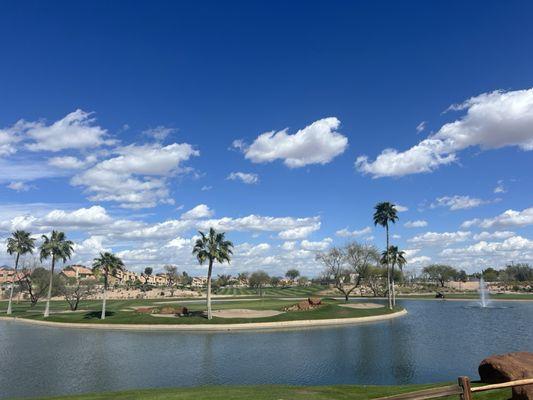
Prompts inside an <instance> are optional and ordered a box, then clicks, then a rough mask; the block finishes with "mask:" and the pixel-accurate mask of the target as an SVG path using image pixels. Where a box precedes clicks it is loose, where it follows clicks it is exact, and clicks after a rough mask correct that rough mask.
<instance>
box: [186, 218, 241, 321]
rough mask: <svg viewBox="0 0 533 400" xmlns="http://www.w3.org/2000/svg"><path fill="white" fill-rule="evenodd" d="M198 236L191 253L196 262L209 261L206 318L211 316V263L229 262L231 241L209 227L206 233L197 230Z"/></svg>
mask: <svg viewBox="0 0 533 400" xmlns="http://www.w3.org/2000/svg"><path fill="white" fill-rule="evenodd" d="M198 233H199V234H200V236H201V237H200V238H199V239H197V240H196V243H195V245H194V248H193V250H192V254H193V255H195V256H196V258H197V259H198V262H199V263H200V264H203V263H204V262H206V261H208V262H209V268H208V269H207V319H211V318H212V314H211V275H212V273H213V263H214V262H215V261H217V262H219V263H221V264H222V263H224V262H225V261H227V262H228V264H229V262H230V260H231V255H232V254H233V250H232V249H233V243H231V242H230V241H229V240H226V238H225V233H224V232H217V231H215V230H214V229H213V228H210V229H209V233H208V234H207V235H206V234H205V233H203V232H198Z"/></svg>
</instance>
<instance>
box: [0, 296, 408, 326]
mask: <svg viewBox="0 0 533 400" xmlns="http://www.w3.org/2000/svg"><path fill="white" fill-rule="evenodd" d="M368 304H370V303H368ZM372 305H373V306H374V307H371V308H349V307H345V306H344V302H341V301H339V300H336V299H331V298H328V299H322V301H321V305H318V306H316V307H313V308H311V309H308V310H299V309H298V308H297V306H298V300H296V299H274V298H246V299H240V298H233V299H223V300H222V299H221V300H215V301H213V312H214V318H213V319H212V320H208V319H207V318H205V313H204V310H205V304H204V302H203V301H191V300H190V299H177V300H166V301H161V300H159V301H158V300H110V301H109V302H108V306H107V313H106V319H105V320H101V319H100V310H99V307H100V302H99V301H84V302H82V303H80V306H79V310H78V311H75V312H70V311H65V310H66V307H65V304H64V303H63V302H62V301H55V302H52V303H51V314H50V316H49V317H48V318H46V319H45V318H43V315H42V310H41V309H42V305H41V304H38V305H36V306H35V307H33V308H32V307H30V305H29V304H28V303H20V304H15V305H14V308H13V315H12V316H13V317H17V318H24V319H31V320H46V321H49V322H62V323H80V324H87V323H90V324H132V325H162V324H163V325H169V324H187V325H189V324H193V325H195V324H243V323H260V322H283V321H304V320H326V319H340V318H360V317H370V316H377V315H387V314H391V313H394V312H398V311H401V310H402V308H401V307H396V308H394V309H393V310H390V309H388V308H387V307H384V306H381V307H380V305H378V304H372ZM181 307H186V308H187V315H186V316H177V315H174V314H172V313H171V314H170V315H168V314H167V315H164V314H161V312H163V311H164V310H165V309H166V311H167V312H168V310H169V309H170V311H172V310H177V309H179V308H181ZM240 313H242V316H240ZM0 316H5V314H3V313H2V314H0Z"/></svg>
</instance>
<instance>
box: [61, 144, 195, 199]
mask: <svg viewBox="0 0 533 400" xmlns="http://www.w3.org/2000/svg"><path fill="white" fill-rule="evenodd" d="M113 152H114V153H115V154H116V156H115V157H112V158H109V159H107V160H104V161H101V162H99V163H98V164H96V165H94V166H93V167H91V168H89V169H88V170H86V171H84V172H82V173H80V174H78V175H76V176H74V177H73V178H72V184H73V185H76V186H83V187H85V190H86V191H87V192H89V193H91V196H90V197H89V199H90V200H91V201H114V202H118V203H120V206H122V207H126V208H145V207H154V206H156V205H157V204H158V203H167V204H172V203H173V200H172V199H171V198H170V195H169V190H168V187H167V178H168V177H171V176H174V175H176V174H178V173H181V172H184V171H185V169H183V168H182V167H181V164H182V163H183V162H185V161H187V160H189V158H191V157H193V156H198V155H199V154H200V153H199V152H198V151H197V150H195V149H194V148H193V147H192V146H191V145H190V144H188V143H182V144H178V143H173V144H170V145H168V146H161V145H160V144H152V145H148V144H147V145H141V146H138V145H129V146H125V147H120V148H117V149H115V150H114V151H113Z"/></svg>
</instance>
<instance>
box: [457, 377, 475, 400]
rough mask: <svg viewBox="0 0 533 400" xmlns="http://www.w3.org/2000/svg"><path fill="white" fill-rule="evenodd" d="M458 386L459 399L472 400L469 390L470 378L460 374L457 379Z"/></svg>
mask: <svg viewBox="0 0 533 400" xmlns="http://www.w3.org/2000/svg"><path fill="white" fill-rule="evenodd" d="M457 382H458V383H459V387H460V388H461V389H462V393H461V395H460V396H461V400H472V392H471V391H470V378H469V377H468V376H460V377H459V378H458V379H457Z"/></svg>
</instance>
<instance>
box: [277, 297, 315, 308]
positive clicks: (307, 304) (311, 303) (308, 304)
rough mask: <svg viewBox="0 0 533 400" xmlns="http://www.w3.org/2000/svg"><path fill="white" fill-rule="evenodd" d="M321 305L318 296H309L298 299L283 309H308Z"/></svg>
mask: <svg viewBox="0 0 533 400" xmlns="http://www.w3.org/2000/svg"><path fill="white" fill-rule="evenodd" d="M321 305H322V300H321V299H320V298H318V297H309V298H308V299H306V300H302V301H300V302H299V303H298V304H294V305H292V306H289V307H286V308H285V309H284V311H309V310H314V309H316V308H318V307H320V306H321Z"/></svg>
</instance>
